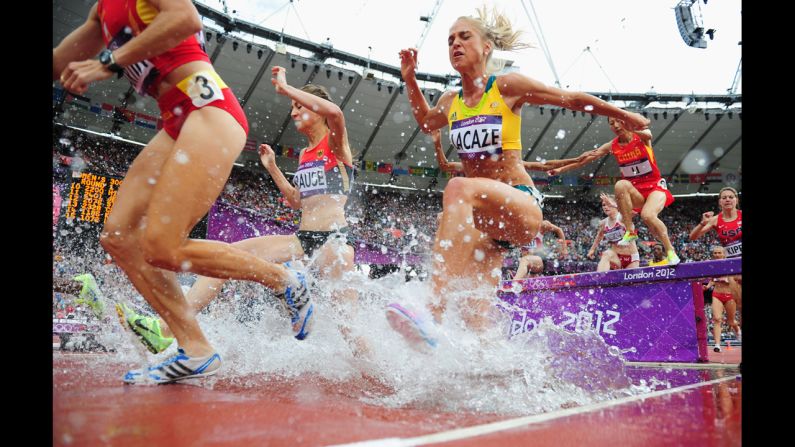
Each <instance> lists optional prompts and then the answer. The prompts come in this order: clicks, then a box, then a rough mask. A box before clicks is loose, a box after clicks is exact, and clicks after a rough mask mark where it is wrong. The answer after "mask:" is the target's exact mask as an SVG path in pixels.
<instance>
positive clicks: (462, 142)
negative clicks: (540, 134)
mask: <svg viewBox="0 0 795 447" xmlns="http://www.w3.org/2000/svg"><path fill="white" fill-rule="evenodd" d="M495 79H496V78H495V76H494V75H492V76H490V77H489V80H488V81H487V82H486V90H485V91H484V92H483V96H482V97H481V98H480V102H479V103H478V104H477V105H476V106H475V107H467V105H466V104H464V91H463V90H461V91H459V92H458V95H456V97H455V98H453V103H452V105H451V106H450V111H449V112H448V114H447V122H448V123H449V125H450V143H452V144H453V146H455V148H456V150H457V152H458V158H460V159H461V160H482V159H484V158H486V157H490V156H492V155H497V154H501V153H502V151H503V150H518V151H521V150H522V143H521V127H522V117H521V116H520V115H517V114H515V113H514V112H513V110H511V109H510V108H509V107H508V106H507V105H506V104H505V101H503V99H502V95H500V89H499V88H498V87H497V83H496V82H495Z"/></svg>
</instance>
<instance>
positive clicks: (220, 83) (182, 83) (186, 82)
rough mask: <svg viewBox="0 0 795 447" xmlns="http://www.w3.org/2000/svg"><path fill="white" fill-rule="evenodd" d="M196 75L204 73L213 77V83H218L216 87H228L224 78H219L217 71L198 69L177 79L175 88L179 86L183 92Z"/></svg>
mask: <svg viewBox="0 0 795 447" xmlns="http://www.w3.org/2000/svg"><path fill="white" fill-rule="evenodd" d="M198 75H204V76H207V77H210V78H213V79H214V80H215V83H216V84H218V87H220V88H221V89H225V88H228V86H227V85H226V83H225V82H224V80H223V79H221V77H220V76H218V73H216V72H215V71H211V70H200V71H197V72H194V73H192V74H191V75H189V76H187V77H185V79H183V80H181V81H179V82H178V83H177V88H179V89H180V90H182V91H183V92H185V91H187V90H188V87H189V86H190V84H191V83H192V82H193V79H194V78H195V77H196V76H198Z"/></svg>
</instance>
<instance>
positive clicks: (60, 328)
mask: <svg viewBox="0 0 795 447" xmlns="http://www.w3.org/2000/svg"><path fill="white" fill-rule="evenodd" d="M52 331H53V332H54V333H58V334H76V333H79V332H99V325H97V324H85V323H56V322H54V321H53V323H52Z"/></svg>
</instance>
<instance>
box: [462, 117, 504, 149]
mask: <svg viewBox="0 0 795 447" xmlns="http://www.w3.org/2000/svg"><path fill="white" fill-rule="evenodd" d="M450 142H451V143H452V144H453V146H455V147H456V150H457V151H458V157H459V158H461V159H465V158H466V159H470V160H471V159H475V158H478V157H480V156H483V155H486V156H488V155H493V154H501V153H502V117H501V116H496V115H478V116H473V117H472V118H467V119H463V120H460V121H455V122H454V123H453V124H452V126H450Z"/></svg>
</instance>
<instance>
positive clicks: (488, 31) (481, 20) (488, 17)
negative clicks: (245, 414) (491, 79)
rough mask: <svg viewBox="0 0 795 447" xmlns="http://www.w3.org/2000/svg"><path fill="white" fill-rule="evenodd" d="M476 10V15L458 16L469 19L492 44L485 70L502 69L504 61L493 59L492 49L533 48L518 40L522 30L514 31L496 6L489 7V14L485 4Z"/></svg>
mask: <svg viewBox="0 0 795 447" xmlns="http://www.w3.org/2000/svg"><path fill="white" fill-rule="evenodd" d="M477 12H478V15H477V17H473V16H464V17H459V19H466V20H469V21H471V22H472V23H473V24H474V25H475V27H476V28H477V30H478V32H480V36H481V37H482V38H483V39H484V40H486V41H489V42H491V43H492V44H493V45H494V48H493V49H492V51H491V53H489V55H488V57H487V59H486V71H487V72H488V73H494V72H497V71H499V70H502V68H503V66H504V65H505V62H504V61H499V62H498V61H494V60H493V58H492V56H493V55H494V49H497V50H502V51H512V50H520V49H523V48H533V45H531V44H528V43H525V42H521V41H520V40H519V36H521V34H522V32H521V31H514V30H513V26H512V25H511V21H510V20H509V19H508V17H507V16H506V15H505V14H503V13H501V12H499V11H497V8H496V7H492V8H491V14H489V11H488V8H487V7H486V5H483V7H481V8H478V9H477Z"/></svg>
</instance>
